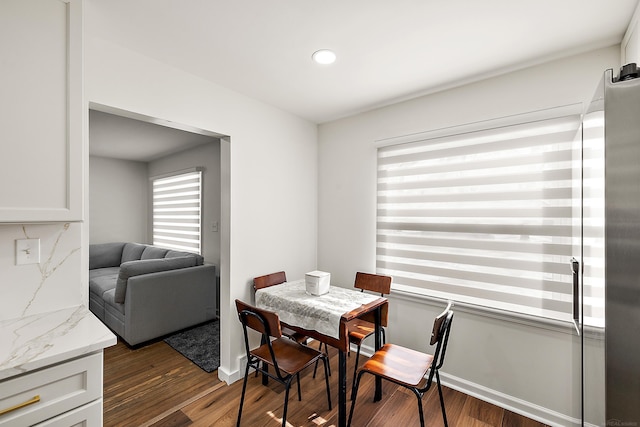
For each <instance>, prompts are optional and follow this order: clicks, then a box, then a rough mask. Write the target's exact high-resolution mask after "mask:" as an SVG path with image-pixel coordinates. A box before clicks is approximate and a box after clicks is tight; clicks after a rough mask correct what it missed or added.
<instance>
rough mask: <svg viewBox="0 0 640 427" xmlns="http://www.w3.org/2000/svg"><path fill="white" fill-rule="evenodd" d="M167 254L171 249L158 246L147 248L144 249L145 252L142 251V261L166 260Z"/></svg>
mask: <svg viewBox="0 0 640 427" xmlns="http://www.w3.org/2000/svg"><path fill="white" fill-rule="evenodd" d="M167 252H169V249H164V248H159V247H157V246H147V247H146V248H144V251H142V256H141V257H140V259H157V258H164V256H165V255H166V253H167Z"/></svg>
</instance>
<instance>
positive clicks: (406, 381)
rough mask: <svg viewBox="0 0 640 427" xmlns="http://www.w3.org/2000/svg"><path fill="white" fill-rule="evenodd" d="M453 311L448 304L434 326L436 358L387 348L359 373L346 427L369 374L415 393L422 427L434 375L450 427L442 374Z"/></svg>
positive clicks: (401, 348) (443, 410)
mask: <svg viewBox="0 0 640 427" xmlns="http://www.w3.org/2000/svg"><path fill="white" fill-rule="evenodd" d="M451 307H452V304H451V303H449V305H448V306H447V308H446V309H445V310H444V311H443V312H442V313H441V314H439V315H438V316H437V317H436V318H435V320H434V322H433V329H432V332H431V341H430V344H431V345H434V344H435V345H436V349H435V352H434V353H433V355H430V354H425V353H421V352H418V351H415V350H411V349H409V348H406V347H402V346H399V345H394V344H385V345H384V346H382V348H381V349H380V350H378V351H376V352H375V354H374V355H373V356H372V357H371V358H370V359H369V360H368V361H367V362H365V364H364V365H362V368H360V369H359V370H358V377H357V379H356V385H355V389H354V393H353V395H352V402H351V411H350V412H349V422H348V424H347V425H351V418H352V416H353V409H354V408H355V406H356V398H357V397H358V387H359V385H360V379H361V378H362V375H364V374H365V373H369V374H371V375H374V376H375V377H379V378H383V379H385V380H388V381H391V382H393V383H395V384H398V385H400V386H403V387H406V388H408V389H410V390H411V391H413V393H414V394H415V395H416V397H417V399H418V412H419V414H420V426H422V427H424V414H423V410H422V396H423V395H424V393H426V392H427V390H429V388H430V387H431V384H432V383H433V377H434V375H435V377H436V382H437V384H438V394H439V395H440V407H441V408H442V418H443V420H444V425H445V427H446V426H448V424H447V413H446V411H445V408H444V398H443V397H442V386H441V384H440V373H439V370H440V368H441V367H442V364H443V363H444V356H445V353H446V351H447V342H448V341H449V332H450V331H451V322H452V321H453V311H451ZM427 371H428V372H429V376H428V377H427V378H426V379H425V375H426V374H427Z"/></svg>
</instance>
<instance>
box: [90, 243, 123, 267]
mask: <svg viewBox="0 0 640 427" xmlns="http://www.w3.org/2000/svg"><path fill="white" fill-rule="evenodd" d="M124 246H125V244H124V243H123V242H115V243H98V244H93V245H89V270H93V269H96V268H104V267H118V266H119V265H120V263H121V258H122V249H123V248H124Z"/></svg>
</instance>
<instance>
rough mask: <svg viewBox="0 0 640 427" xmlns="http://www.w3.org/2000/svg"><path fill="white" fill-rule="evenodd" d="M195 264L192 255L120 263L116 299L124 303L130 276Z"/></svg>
mask: <svg viewBox="0 0 640 427" xmlns="http://www.w3.org/2000/svg"><path fill="white" fill-rule="evenodd" d="M195 265H196V259H195V257H192V256H184V257H176V258H157V259H144V260H139V261H128V262H125V263H122V265H120V273H119V274H118V280H117V281H116V290H115V294H114V301H115V302H117V303H120V304H122V303H124V298H125V295H126V293H127V281H128V280H129V277H133V276H139V275H141V274H148V273H156V272H159V271H167V270H176V269H178V268H186V267H194V266H195Z"/></svg>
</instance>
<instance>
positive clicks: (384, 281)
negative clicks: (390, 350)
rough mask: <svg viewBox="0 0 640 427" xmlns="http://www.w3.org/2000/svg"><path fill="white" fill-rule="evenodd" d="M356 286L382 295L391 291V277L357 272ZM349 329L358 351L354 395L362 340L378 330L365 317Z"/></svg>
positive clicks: (357, 320) (350, 340)
mask: <svg viewBox="0 0 640 427" xmlns="http://www.w3.org/2000/svg"><path fill="white" fill-rule="evenodd" d="M354 287H356V288H358V289H360V290H361V291H363V292H364V291H365V290H366V291H371V292H376V293H379V294H380V296H384V295H387V294H389V293H390V292H391V277H389V276H382V275H379V274H369V273H361V272H357V273H356V281H355V283H354ZM347 331H348V335H349V342H350V343H352V344H355V345H356V347H357V351H356V364H355V368H354V369H353V383H352V386H351V395H352V396H353V389H354V387H355V385H356V373H357V372H358V361H359V359H360V348H361V347H362V342H363V341H364V340H365V339H366V338H367V337H369V336H371V335H373V334H374V333H375V331H376V326H375V325H374V324H373V323H372V322H369V321H367V320H364V319H353V320H351V321H349V322H348V323H347ZM385 341H386V336H385V332H384V328H382V343H383V344H384V343H385Z"/></svg>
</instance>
